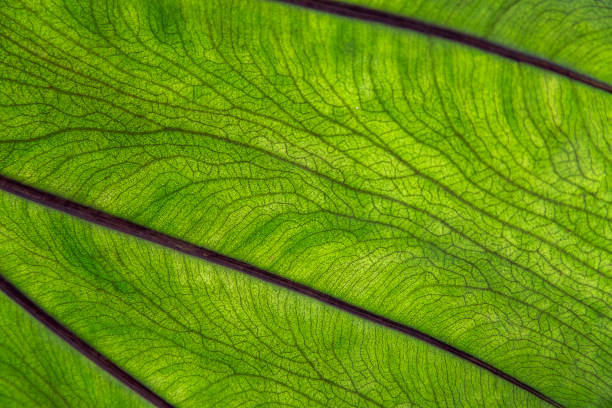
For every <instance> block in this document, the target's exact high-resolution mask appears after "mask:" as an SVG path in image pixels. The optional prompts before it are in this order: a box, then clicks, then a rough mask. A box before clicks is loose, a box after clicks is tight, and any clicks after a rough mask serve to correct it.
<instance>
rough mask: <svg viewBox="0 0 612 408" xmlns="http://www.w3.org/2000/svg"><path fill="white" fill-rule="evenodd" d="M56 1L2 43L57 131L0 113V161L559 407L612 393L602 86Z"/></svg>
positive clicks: (314, 24) (421, 53) (293, 18)
mask: <svg viewBox="0 0 612 408" xmlns="http://www.w3.org/2000/svg"><path fill="white" fill-rule="evenodd" d="M68 4H69V5H70V6H71V7H73V8H74V9H75V10H76V11H75V10H69V11H70V12H68V11H66V10H63V9H61V8H60V9H58V10H55V11H56V14H57V15H62V16H64V17H65V19H58V18H57V15H54V14H53V13H48V14H45V15H44V18H45V19H47V20H52V23H53V24H51V23H49V24H50V25H51V26H53V25H54V24H56V25H57V24H64V23H63V20H65V21H69V22H71V24H69V25H68V26H66V25H62V26H61V27H62V30H55V31H53V30H52V29H51V28H49V27H48V26H49V24H46V25H45V24H42V26H43V27H45V28H44V30H47V29H49V30H51V31H52V32H53V34H54V35H56V34H57V36H58V37H57V38H56V37H54V36H51V35H50V34H49V33H48V32H46V31H42V32H41V33H39V35H38V36H31V35H30V38H32V40H31V41H30V40H24V38H28V36H26V35H25V34H29V31H28V30H29V29H28V28H24V27H23V25H19V24H17V25H16V27H17V28H19V29H20V30H22V31H21V32H18V34H19V33H21V34H22V35H21V36H19V35H17V36H15V35H14V33H12V31H10V32H9V31H7V32H5V34H6V36H9V35H12V37H9V38H10V39H11V41H12V42H11V41H8V40H7V41H6V42H4V43H3V44H5V45H6V47H7V48H5V50H7V49H8V50H7V52H6V55H7V56H8V57H11V58H12V59H10V58H9V59H8V63H10V64H16V65H15V66H17V67H20V68H22V71H20V72H23V71H24V70H25V72H26V74H27V75H26V77H27V78H28V80H29V81H31V82H32V84H31V85H24V84H23V83H20V82H19V81H18V80H21V82H23V80H22V79H20V78H16V77H14V76H13V77H11V75H13V73H11V72H10V71H8V72H7V73H6V75H7V76H9V77H11V78H13V81H7V82H9V84H10V85H11V86H15V87H17V88H15V91H13V92H14V93H18V92H21V93H22V94H24V95H26V97H25V98H24V102H25V103H32V104H33V105H35V106H41V108H34V113H35V115H38V116H40V117H43V118H45V121H46V122H48V123H47V124H46V125H43V126H42V127H41V126H39V123H38V122H37V121H29V120H28V118H29V117H31V115H32V113H31V112H29V111H28V109H30V108H31V106H32V105H29V107H28V108H27V109H26V108H24V107H23V106H14V105H15V104H14V103H13V104H12V105H13V106H11V107H9V108H7V112H8V113H6V117H7V118H10V119H11V120H15V121H16V124H17V126H13V125H14V123H9V125H10V126H7V127H6V128H3V131H4V133H3V137H4V135H6V139H5V142H6V143H4V144H3V145H2V149H3V150H2V153H3V154H4V160H3V164H4V166H3V168H2V172H3V174H8V175H11V176H13V177H15V178H18V179H20V180H22V181H24V182H27V183H30V184H32V185H35V186H38V187H41V188H44V189H47V190H50V191H53V192H56V193H59V194H63V195H66V196H68V197H70V198H72V199H74V200H76V201H79V202H82V203H85V204H87V205H91V206H94V207H98V208H101V209H104V210H106V211H109V212H111V213H113V214H116V215H119V216H122V217H124V218H127V219H130V220H134V221H136V222H139V223H142V224H144V225H147V226H149V227H152V228H157V229H159V230H161V231H163V232H166V233H168V234H170V235H174V236H178V237H180V238H183V239H187V240H190V241H192V242H195V243H197V244H200V245H204V246H208V247H211V248H213V249H215V250H218V251H220V252H223V253H225V254H228V255H232V256H234V257H236V258H238V259H244V260H247V261H249V262H251V263H253V264H255V265H257V266H260V267H263V268H266V269H268V270H271V271H274V272H276V273H279V274H281V275H283V274H284V275H286V276H290V277H291V278H293V279H295V280H297V281H300V282H303V283H307V284H311V285H313V286H315V287H316V288H317V289H320V290H322V291H325V292H329V293H333V294H334V295H336V296H338V297H342V298H344V299H346V300H348V301H349V302H352V303H355V304H358V305H361V306H363V307H367V308H369V309H370V310H373V311H375V312H376V313H379V314H382V315H385V316H389V317H391V318H394V319H396V320H399V321H402V322H405V323H406V324H410V325H413V326H416V327H417V328H419V329H421V330H422V331H424V332H426V333H429V334H432V335H434V336H435V337H438V338H442V339H444V340H445V341H448V342H449V343H452V344H453V345H455V346H457V347H459V348H462V349H466V350H468V351H470V352H473V353H474V354H478V355H479V356H480V357H481V358H483V359H484V360H486V361H489V362H492V363H493V364H495V365H498V366H501V367H502V368H504V369H505V370H506V371H508V372H512V374H513V375H515V376H517V377H519V378H521V379H523V380H524V381H525V382H527V383H529V384H531V385H533V386H535V387H536V388H538V389H542V390H546V393H547V394H550V395H553V394H555V395H558V398H559V400H561V401H567V403H568V405H569V404H571V403H572V402H574V403H576V404H579V405H588V404H592V405H593V406H597V404H598V402H597V401H594V400H593V399H594V397H593V395H592V393H593V391H592V389H595V390H596V391H595V392H596V393H597V395H598V397H597V398H600V401H604V402H605V401H607V400H608V399H609V398H610V396H609V391H608V390H606V389H605V384H606V382H608V380H607V379H608V378H609V376H610V372H609V369H606V368H605V367H606V366H609V364H607V363H608V362H609V356H608V355H607V354H606V352H605V348H606V345H607V344H609V332H610V325H609V312H608V309H609V306H608V305H607V302H606V296H607V294H608V293H609V292H610V284H609V280H608V277H609V265H607V264H606V263H605V259H606V256H608V255H609V250H610V249H609V245H608V243H609V236H610V228H609V224H607V223H606V222H607V218H608V215H607V210H606V208H607V206H608V204H609V202H610V200H611V198H610V197H609V189H608V188H607V186H609V184H610V183H609V176H607V175H606V174H610V172H609V171H608V170H609V168H610V161H609V155H607V153H606V152H607V151H609V149H607V148H606V146H607V145H606V144H607V139H606V136H605V135H606V134H609V123H606V122H605V117H606V115H607V114H608V112H609V105H610V104H609V103H607V102H608V100H609V98H607V96H606V95H600V94H598V93H595V92H593V91H591V90H588V89H584V88H582V87H579V86H575V85H574V84H572V83H570V82H568V81H564V80H562V79H559V78H556V77H554V76H551V75H547V74H543V73H540V72H537V71H536V70H532V69H529V68H526V67H520V66H516V65H514V64H509V63H508V62H506V61H500V60H498V59H495V58H493V57H491V56H487V55H482V54H480V53H477V52H474V51H473V50H468V49H465V48H462V47H457V46H454V45H449V44H447V43H443V42H430V41H428V40H426V39H424V38H422V37H419V36H409V35H407V34H405V33H398V32H396V31H393V30H387V29H383V28H380V27H369V26H367V25H364V24H359V23H356V22H352V21H345V20H340V19H335V18H329V17H325V16H321V15H318V14H314V13H303V12H298V11H296V10H293V11H289V9H288V8H283V7H281V6H278V5H264V4H261V3H256V4H257V5H256V6H253V5H252V4H251V3H248V2H235V3H232V4H233V5H234V7H223V6H222V5H215V4H214V3H212V2H211V3H210V5H203V6H201V7H202V8H201V9H200V8H198V7H197V6H195V5H193V4H190V3H185V7H184V8H182V9H181V8H177V7H172V5H171V4H170V5H168V4H164V3H159V4H158V3H152V5H151V6H144V5H142V4H139V3H130V4H128V5H127V6H126V7H125V8H122V9H120V10H116V9H112V10H109V11H107V10H104V9H102V8H100V9H97V8H96V9H94V10H92V11H91V12H90V11H89V10H82V11H80V12H77V11H79V10H78V5H76V4H72V3H68ZM131 5H134V7H131ZM147 7H150V8H147ZM62 13H63V14H62ZM91 13H93V15H90V14H91ZM181 13H185V16H183V15H181ZM198 13H200V14H198ZM23 14H25V15H26V17H23V16H22V17H20V18H23V19H24V21H33V23H36V22H38V24H41V21H40V19H41V18H42V17H41V14H40V13H39V14H38V15H37V16H36V18H35V19H34V20H31V19H32V18H33V17H32V16H29V17H27V15H28V12H27V11H24V12H23ZM108 14H110V15H111V16H112V17H113V18H112V19H109V17H108ZM279 15H280V16H283V17H284V19H279V18H278V16H279ZM75 16H78V18H77V17H75ZM135 16H136V17H135ZM149 16H153V17H149ZM28 18H29V19H30V20H28ZM79 19H84V20H85V21H86V22H87V24H81V25H79V23H78V22H79ZM277 20H280V22H279V25H278V26H272V27H263V28H262V26H261V22H262V21H277ZM16 21H17V20H16ZM140 21H142V22H143V24H142V25H140ZM219 21H221V22H229V23H230V24H229V25H226V24H225V23H224V24H221V23H218V22H219ZM17 22H18V21H17ZM144 22H146V23H147V24H144ZM42 23H44V21H42ZM47 23H48V21H47ZM31 26H34V27H35V26H36V24H32V25H31ZM83 27H84V28H83ZM92 27H93V28H92ZM202 27H205V28H206V30H208V31H205V30H204V29H202ZM305 27H306V28H308V29H306V28H305ZM313 32H314V33H316V35H313V34H312V33H313ZM62 33H63V36H62V35H61V34H62ZM77 33H78V34H79V35H78V36H77V35H76V34H77ZM136 33H137V34H138V35H136ZM260 36H261V37H262V38H263V40H262V38H260ZM183 37H184V38H183ZM312 37H314V38H316V39H318V40H317V41H313V40H312ZM76 38H78V40H76ZM234 38H236V40H235V41H234ZM58 39H59V40H58ZM60 40H61V41H60ZM28 41H30V42H28ZM83 41H88V43H87V44H85V45H84V46H79V42H83ZM139 41H140V42H139ZM109 42H110V43H109ZM199 42H203V43H204V45H205V46H201V45H198V44H199ZM49 45H54V47H51V46H49ZM11 47H12V48H11ZM17 47H19V48H17ZM73 47H74V48H73ZM181 47H183V48H185V49H186V50H185V51H184V52H183V48H181ZM189 47H192V48H189ZM73 49H78V50H80V51H79V52H76V54H77V55H79V56H80V58H79V59H76V58H75V59H74V60H71V61H70V63H69V64H68V62H67V60H66V55H69V54H70V52H74V51H72V50H73ZM69 50H71V51H70V52H69ZM372 50H376V52H375V53H374V52H372ZM11 52H13V53H14V54H15V55H17V57H18V58H16V57H14V55H12V54H11ZM105 52H106V53H105ZM46 53H49V55H47V54H46ZM101 53H102V54H101ZM141 54H145V55H146V56H147V58H144V59H143V60H139V59H138V58H137V57H135V56H137V55H141ZM99 55H102V57H103V58H100V57H99ZM194 56H196V57H199V58H200V59H197V60H195V61H194V60H193V58H195V57H194ZM374 56H375V57H376V58H374ZM41 61H43V62H47V63H48V64H46V65H44V64H43V65H42V67H41ZM150 61H153V62H154V63H151V62H150ZM70 64H77V65H74V68H73V70H74V72H72V71H71V70H70V69H69V68H70V67H71V65H70ZM147 64H148V65H147ZM124 66H127V67H129V69H125V68H124ZM405 67H407V68H405ZM148 75H150V77H148ZM475 78H495V81H494V82H493V83H489V82H486V81H485V82H483V81H478V80H475ZM54 79H56V80H57V81H55V82H54V84H52V85H50V84H49V81H52V80H54ZM145 80H147V81H145ZM143 83H144V84H145V89H142V84H143ZM515 84H516V85H515ZM101 85H103V86H101ZM38 92H42V93H38ZM397 95H399V96H397ZM56 98H60V99H59V100H60V103H59V105H60V106H65V107H70V109H71V110H72V109H74V110H76V113H77V114H76V115H70V113H73V112H69V111H68V112H66V111H62V110H59V111H57V110H54V109H53V108H52V106H53V105H52V104H51V103H50V101H55V100H56ZM9 102H10V100H9ZM587 103H588V104H589V106H593V107H594V108H593V109H592V110H591V111H590V112H584V111H583V108H582V106H585V105H587ZM232 104H233V105H232ZM395 105H397V106H395ZM356 108H359V110H360V113H357V110H358V109H356ZM8 109H14V110H8ZM39 109H40V110H39ZM508 112H509V113H508ZM432 113H433V115H432ZM109 116H110V118H111V120H110V122H109V121H108V117H109ZM560 118H563V120H560ZM498 122H499V123H498ZM100 124H105V125H107V126H101V125H100ZM93 125H96V126H93ZM30 132H31V134H29V133H30ZM574 133H575V135H574ZM498 144H499V145H500V147H498V146H497V145H498ZM506 145H507V146H508V148H507V149H506V150H504V147H506ZM169 151H170V153H171V154H168V152H169ZM572 153H573V155H574V156H575V157H572ZM482 157H485V158H486V160H483V159H482ZM583 166H586V168H585V169H583V168H582V167H583ZM585 172H586V174H584V173H585ZM470 204H472V205H470ZM532 207H535V209H532ZM525 225H527V227H525ZM550 237H553V238H554V239H551V238H550ZM587 254H588V255H587ZM598 260H604V261H598ZM600 274H601V275H603V277H600V276H599V275H600ZM442 304H443V305H444V307H443V308H442V310H440V309H441V307H440V305H442ZM542 316H543V317H542ZM600 321H603V323H601V324H599V322H600ZM458 322H459V323H460V324H459V323H458ZM576 326H577V327H576ZM500 331H501V332H502V335H500ZM490 339H493V341H494V342H495V343H494V344H491V341H490ZM534 345H535V346H534ZM542 345H545V348H543V347H542ZM500 349H501V350H503V352H500V351H499V350H500ZM557 360H560V361H557ZM576 365H577V367H578V368H576ZM576 371H579V372H580V375H576ZM598 376H603V379H604V380H603V381H601V380H600V378H599V377H598Z"/></svg>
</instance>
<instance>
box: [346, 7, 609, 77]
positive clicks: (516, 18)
mask: <svg viewBox="0 0 612 408" xmlns="http://www.w3.org/2000/svg"><path fill="white" fill-rule="evenodd" d="M340 1H342V2H344V3H352V4H356V5H361V6H366V7H370V8H373V9H378V10H384V11H388V12H391V13H396V14H398V15H402V16H406V17H410V18H415V19H417V20H420V21H425V22H429V23H432V24H436V25H440V26H443V27H448V28H452V29H455V30H458V31H460V32H464V33H468V34H472V35H475V36H477V37H479V38H484V39H488V40H491V41H493V42H496V43H499V44H503V45H506V46H508V47H510V48H513V49H516V50H520V51H524V52H526V53H528V54H534V55H538V56H540V57H543V58H546V59H547V60H549V61H552V62H555V63H558V64H561V65H564V66H566V67H570V68H573V69H575V70H576V71H580V72H583V73H585V74H587V75H589V76H592V77H593V78H598V79H600V80H603V81H605V82H608V83H611V82H612V67H611V66H610V61H611V60H612V47H610V37H611V36H612V3H611V2H610V1H594V0H572V1H559V0H539V1H533V0H487V1H483V0H462V1H458V0H443V1H427V0H394V1H391V0H340Z"/></svg>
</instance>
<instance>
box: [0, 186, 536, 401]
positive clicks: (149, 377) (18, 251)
mask: <svg viewBox="0 0 612 408" xmlns="http://www.w3.org/2000/svg"><path fill="white" fill-rule="evenodd" d="M0 203H1V204H0V205H1V206H2V208H3V209H5V210H10V211H3V212H2V214H3V215H2V223H1V225H2V233H3V235H4V236H5V237H6V239H7V240H8V244H5V245H4V246H3V250H2V252H3V253H2V255H4V256H5V257H6V258H5V259H6V262H5V263H4V264H3V266H2V273H3V275H7V276H8V277H9V278H10V279H11V280H12V281H13V282H14V283H15V284H17V285H19V286H20V288H21V289H22V290H24V291H26V292H27V293H28V295H30V296H31V297H32V298H33V299H35V300H36V301H37V302H40V303H42V304H45V306H46V307H47V308H48V309H49V311H51V312H52V313H53V314H54V315H56V316H57V318H58V319H59V320H60V321H62V322H63V323H64V324H66V325H67V326H68V327H70V328H71V329H72V330H73V331H75V332H76V333H77V334H78V335H80V336H81V337H83V338H84V339H85V340H86V341H88V342H90V343H91V344H92V345H94V346H95V347H96V348H98V349H99V350H101V351H102V352H104V353H105V354H106V355H108V356H109V357H110V358H111V359H113V360H114V361H115V362H117V363H118V364H119V365H121V366H123V367H125V368H126V369H127V370H128V371H129V372H131V373H132V374H133V375H135V376H136V377H137V378H139V379H141V380H142V381H143V382H144V383H146V384H149V386H151V388H153V389H154V390H156V391H157V392H158V393H159V394H160V395H162V396H164V397H166V398H167V399H168V400H170V401H171V402H173V403H175V404H176V405H177V406H186V407H188V406H228V407H232V406H245V404H247V406H256V405H257V404H262V403H265V404H277V405H283V404H285V405H289V406H304V405H308V406H319V405H321V406H330V405H331V406H339V407H342V406H347V407H348V406H389V405H391V406H396V405H397V404H400V406H401V404H404V406H452V404H453V403H455V404H459V406H466V407H467V406H474V405H487V406H509V407H510V406H534V407H535V406H546V405H547V404H545V403H544V402H543V401H541V400H538V399H537V398H536V397H534V396H533V395H531V394H529V393H527V392H525V391H523V390H518V388H516V387H514V386H513V385H511V384H509V383H507V382H505V381H504V380H502V379H500V378H498V377H495V376H493V375H491V374H490V373H488V372H486V371H484V370H481V369H479V368H476V367H475V366H473V365H471V364H470V363H468V362H466V361H464V360H460V359H458V358H456V357H454V356H452V355H450V354H448V353H443V352H442V351H440V350H437V349H435V348H433V347H431V346H430V345H428V344H426V343H423V342H421V341H418V340H415V339H411V338H408V337H405V336H402V335H400V334H398V333H394V332H392V331H390V330H388V329H386V328H382V327H379V326H377V325H373V324H370V323H367V322H364V321H361V320H360V319H358V318H355V317H354V316H350V315H347V314H345V313H343V312H340V311H337V310H334V309H332V308H329V307H327V306H324V305H321V304H320V303H318V302H316V301H313V300H312V299H308V298H305V297H302V296H298V295H295V294H291V293H290V292H288V291H286V290H283V289H280V288H275V287H273V286H270V285H267V284H265V283H263V282H260V281H257V280H254V279H252V278H250V277H247V276H245V275H242V274H240V273H237V272H235V271H231V270H227V269H225V268H222V267H218V266H212V265H210V264H207V263H206V262H202V261H200V260H197V259H193V258H191V257H187V256H184V255H182V254H179V253H177V252H174V251H170V250H168V249H166V248H162V247H158V246H156V245H152V244H150V243H147V242H145V241H142V240H139V239H134V238H132V237H129V236H124V235H122V234H120V233H117V232H115V231H109V230H106V229H103V228H102V227H98V226H95V225H92V224H88V223H85V222H84V221H81V220H77V219H74V218H72V217H69V216H66V215H65V214H62V213H58V212H56V211H53V210H49V209H45V208H43V207H41V206H39V205H37V204H33V203H29V202H27V201H25V200H22V199H19V198H15V197H14V196H11V195H8V194H6V193H2V195H1V197H0ZM9 214H10V215H9ZM24 218H25V219H27V220H30V221H34V220H36V221H38V222H36V223H34V222H24ZM35 225H37V226H36V227H35ZM38 225H44V226H45V227H44V228H40V227H38ZM25 254H27V258H26V257H25V256H24V255H25ZM25 259H29V262H27V263H26V262H24V260H25ZM33 265H35V266H34V267H33ZM41 276H42V278H41ZM93 322H95V324H93ZM411 373H412V374H411ZM248 404H251V405H248Z"/></svg>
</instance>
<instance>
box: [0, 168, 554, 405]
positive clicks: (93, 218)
mask: <svg viewBox="0 0 612 408" xmlns="http://www.w3.org/2000/svg"><path fill="white" fill-rule="evenodd" d="M0 189H1V190H4V191H6V192H8V193H11V194H14V195H17V196H19V197H23V198H25V199H27V200H30V201H34V202H36V203H39V204H42V205H44V206H46V207H50V208H53V209H56V210H58V211H62V212H64V213H67V214H70V215H73V216H75V217H78V218H81V219H83V220H85V221H89V222H93V223H95V224H98V225H101V226H103V227H106V228H110V229H113V230H115V231H119V232H122V233H125V234H129V235H132V236H134V237H138V238H141V239H145V240H147V241H150V242H153V243H155V244H158V245H162V246H164V247H166V248H170V249H173V250H176V251H179V252H182V253H184V254H187V255H191V256H194V257H197V258H200V259H204V260H206V261H208V262H212V263H215V264H217V265H222V266H225V267H227V268H231V269H233V270H236V271H240V272H242V273H245V274H247V275H250V276H253V277H255V278H257V279H261V280H263V281H266V282H269V283H272V284H274V285H277V286H280V287H283V288H286V289H289V290H292V291H294V292H297V293H300V294H302V295H305V296H308V297H310V298H313V299H316V300H318V301H320V302H323V303H326V304H328V305H330V306H333V307H336V308H338V309H341V310H343V311H345V312H348V313H350V314H352V315H355V316H358V317H360V318H362V319H365V320H368V321H370V322H373V323H377V324H379V325H382V326H385V327H388V328H390V329H393V330H396V331H398V332H401V333H404V334H407V335H409V336H411V337H414V338H417V339H419V340H422V341H424V342H426V343H428V344H431V345H432V346H435V347H437V348H440V349H442V350H445V351H447V352H449V353H452V354H454V355H455V356H457V357H459V358H462V359H464V360H467V361H469V362H470V363H472V364H475V365H477V366H479V367H481V368H484V369H485V370H487V371H490V372H491V373H493V374H495V375H496V376H498V377H500V378H503V379H504V380H506V381H508V382H510V383H512V384H514V385H516V386H517V387H520V388H522V389H523V390H525V391H527V392H529V393H531V394H533V395H535V396H536V397H538V398H540V399H541V400H543V401H546V402H548V403H549V404H551V405H553V406H555V407H558V408H563V407H562V405H561V404H559V403H558V402H555V401H554V400H552V399H551V398H549V397H547V396H546V395H544V394H542V393H541V392H539V391H538V390H536V389H534V388H532V387H530V386H529V385H527V384H525V383H523V382H521V381H520V380H518V379H516V378H514V377H512V376H511V375H509V374H507V373H505V372H504V371H502V370H500V369H498V368H496V367H494V366H492V365H490V364H488V363H486V362H485V361H483V360H480V359H479V358H477V357H475V356H473V355H471V354H469V353H466V352H465V351H462V350H459V349H457V348H455V347H453V346H451V345H450V344H447V343H445V342H443V341H441V340H438V339H436V338H435V337H431V336H430V335H428V334H425V333H423V332H420V331H418V330H417V329H414V328H412V327H409V326H406V325H404V324H402V323H399V322H396V321H394V320H391V319H388V318H386V317H384V316H380V315H377V314H375V313H372V312H370V311H368V310H366V309H363V308H361V307H359V306H355V305H353V304H351V303H348V302H345V301H343V300H341V299H338V298H335V297H333V296H330V295H328V294H326V293H323V292H321V291H319V290H316V289H314V288H311V287H309V286H306V285H304V284H302V283H299V282H295V281H292V280H290V279H287V278H284V277H282V276H278V275H275V274H273V273H271V272H268V271H266V270H263V269H260V268H258V267H256V266H253V265H250V264H248V263H246V262H242V261H240V260H237V259H234V258H230V257H228V256H225V255H222V254H220V253H217V252H214V251H211V250H209V249H206V248H202V247H200V246H197V245H194V244H192V243H189V242H186V241H183V240H181V239H178V238H174V237H171V236H169V235H166V234H163V233H161V232H159V231H155V230H152V229H149V228H146V227H143V226H141V225H138V224H134V223H133V222H131V221H127V220H124V219H122V218H119V217H115V216H114V215H110V214H108V213H105V212H102V211H100V210H96V209H95V208H91V207H87V206H84V205H81V204H78V203H75V202H73V201H69V200H66V199H64V198H62V197H59V196H56V195H53V194H50V193H47V192H44V191H41V190H38V189H36V188H34V187H31V186H27V185H25V184H22V183H20V182H18V181H15V180H12V179H10V178H7V177H4V176H0ZM28 302H30V301H29V300H28ZM18 303H19V301H18ZM20 304H22V303H20ZM30 304H32V305H34V304H33V303H31V302H30ZM22 306H23V305H22ZM24 307H25V306H24ZM25 308H26V310H28V311H29V312H30V313H32V314H33V315H34V316H35V317H36V318H37V319H39V320H41V321H43V323H45V324H47V323H46V322H45V320H44V319H41V318H39V317H38V316H37V314H35V313H33V312H32V311H31V310H30V309H28V308H27V307H25ZM34 310H35V311H40V312H42V310H41V309H40V308H38V306H35V305H34ZM40 312H37V313H40ZM42 313H44V312H42ZM44 315H45V316H46V317H45V318H46V319H51V320H53V318H52V317H50V316H49V315H47V314H46V313H45V314H44ZM53 322H54V324H55V325H57V326H58V327H59V329H58V330H61V331H63V332H65V333H69V334H70V335H69V336H67V337H64V336H62V335H61V334H60V336H61V337H62V338H64V339H65V340H66V341H68V342H69V343H70V344H72V345H73V346H74V347H75V348H77V349H78V350H79V351H81V352H82V353H83V354H85V355H86V356H87V357H89V358H90V359H91V360H93V361H94V362H96V364H98V365H100V366H101V367H102V368H105V366H104V365H103V364H100V363H99V362H98V361H97V360H96V358H99V359H103V361H104V362H105V364H106V362H107V363H109V364H112V363H110V361H108V360H107V359H106V358H104V357H103V356H101V355H100V354H99V353H98V352H97V351H95V350H94V349H92V348H91V347H90V346H88V345H87V344H86V343H84V342H83V341H82V340H80V339H78V338H77V339H78V341H79V342H77V345H75V343H73V342H71V339H73V338H76V336H75V335H74V334H72V333H71V332H70V331H69V330H68V329H66V328H64V327H63V326H61V325H60V324H59V323H58V322H57V321H55V320H53ZM47 327H50V326H49V325H48V324H47ZM50 328H51V327H50ZM52 330H53V328H52ZM54 331H56V330H54ZM56 333H57V331H56ZM84 347H86V351H83V348H84ZM90 355H92V356H94V357H95V358H93V357H92V356H90ZM97 356H99V357H97ZM113 367H116V370H119V371H120V373H121V375H122V377H120V376H118V375H116V374H115V373H114V372H111V371H110V370H108V369H106V368H105V369H106V370H107V371H108V372H110V373H111V374H112V375H114V376H115V377H117V378H118V379H119V380H121V381H123V382H124V383H126V384H127V385H128V386H130V383H128V382H126V381H125V380H124V377H127V378H128V380H129V381H132V382H136V383H137V384H139V386H141V387H143V388H144V386H142V385H141V384H140V383H138V382H137V381H136V380H135V379H133V378H132V377H130V376H129V375H128V374H127V373H125V372H123V371H122V370H121V369H120V368H118V367H117V366H115V365H114V364H113ZM130 387H131V386H130ZM131 388H134V387H131ZM145 389H146V388H145ZM147 391H148V390H147ZM148 392H150V391H148ZM151 394H152V393H151ZM141 395H143V394H142V393H141ZM152 395H155V394H152ZM143 396H144V395H143ZM156 397H157V396H156ZM157 398H159V397H157ZM160 400H161V399H160ZM161 401H163V400H161ZM164 403H165V404H166V405H159V406H164V407H166V406H169V405H168V404H167V403H166V402H164Z"/></svg>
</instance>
